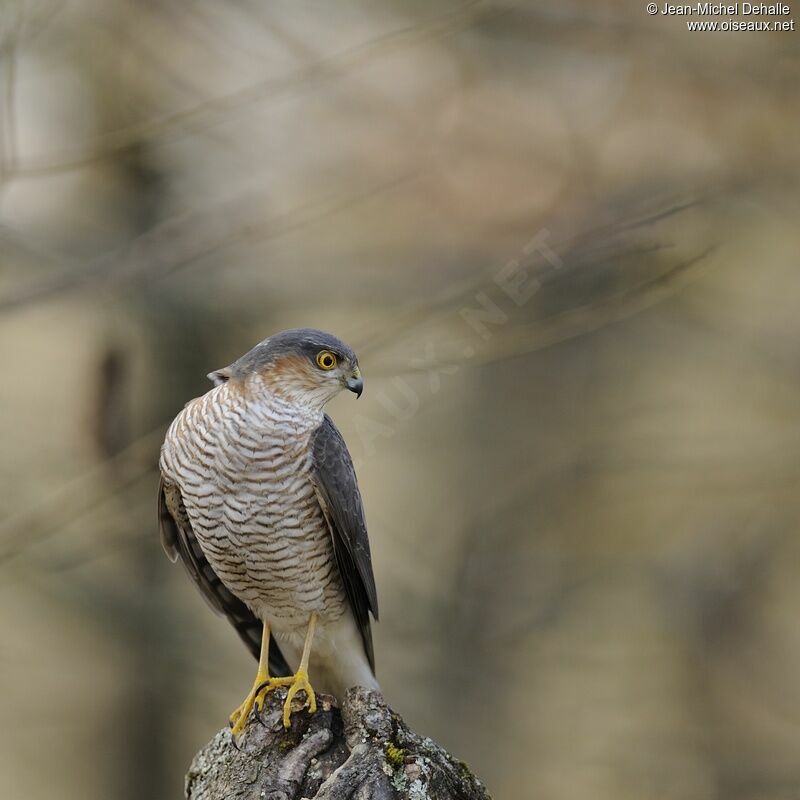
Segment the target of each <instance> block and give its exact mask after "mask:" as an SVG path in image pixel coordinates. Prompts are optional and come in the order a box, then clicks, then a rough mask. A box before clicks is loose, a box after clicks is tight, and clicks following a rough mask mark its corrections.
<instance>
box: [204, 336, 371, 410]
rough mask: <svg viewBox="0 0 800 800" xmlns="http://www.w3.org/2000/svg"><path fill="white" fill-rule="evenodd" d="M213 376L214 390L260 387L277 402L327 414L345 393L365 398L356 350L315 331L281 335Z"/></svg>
mask: <svg viewBox="0 0 800 800" xmlns="http://www.w3.org/2000/svg"><path fill="white" fill-rule="evenodd" d="M208 377H209V378H210V379H211V380H212V381H213V382H214V384H215V385H219V384H220V383H225V382H226V381H228V380H240V381H244V382H245V383H247V382H248V381H250V382H260V383H262V384H263V385H264V386H265V388H266V389H267V390H268V391H270V392H272V393H273V394H275V395H277V396H278V397H281V398H283V399H284V400H286V401H288V402H291V403H295V404H297V405H302V406H307V407H309V408H314V409H322V407H323V406H324V405H325V404H326V403H327V402H328V401H329V400H331V399H333V398H334V397H335V396H336V395H337V394H339V392H341V391H342V389H348V390H349V391H351V392H353V393H354V394H355V395H356V396H357V397H360V396H361V392H362V390H363V388H364V381H363V380H362V378H361V370H360V369H359V367H358V359H357V358H356V354H355V353H354V352H353V350H352V349H351V348H350V347H348V346H347V345H346V344H345V343H344V342H342V341H340V340H339V339H337V338H336V337H335V336H332V335H331V334H330V333H325V332H324V331H318V330H315V329H314V328H294V329H292V330H288V331H282V332H281V333H276V334H275V335H274V336H270V337H269V338H268V339H264V341H263V342H260V343H259V344H257V345H256V346H255V347H254V348H253V349H252V350H250V351H249V352H248V353H245V355H243V356H242V357H241V358H240V359H238V360H237V361H235V362H234V363H233V364H231V365H230V366H229V367H225V368H223V369H220V370H217V371H215V372H212V373H210V374H209V376H208Z"/></svg>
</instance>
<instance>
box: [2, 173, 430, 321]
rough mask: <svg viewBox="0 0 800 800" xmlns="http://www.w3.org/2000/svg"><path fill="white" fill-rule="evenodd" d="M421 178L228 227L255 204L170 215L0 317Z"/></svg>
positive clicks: (9, 238)
mask: <svg viewBox="0 0 800 800" xmlns="http://www.w3.org/2000/svg"><path fill="white" fill-rule="evenodd" d="M421 174H422V172H421V170H412V171H410V172H405V173H402V174H400V175H397V176H394V177H393V178H390V179H389V180H387V181H383V182H381V183H378V184H375V185H373V186H370V187H368V188H367V189H362V190H360V191H354V192H349V193H340V194H337V195H334V196H332V197H325V198H320V199H316V200H313V201H311V202H309V203H306V204H303V205H301V206H298V207H297V208H294V209H291V210H290V211H287V212H285V213H283V214H278V215H276V216H275V217H273V218H271V219H267V220H265V221H259V220H248V221H246V222H244V223H239V224H237V225H235V226H234V227H233V228H229V227H227V225H226V223H227V221H228V219H229V218H230V217H236V218H239V217H240V216H241V213H240V212H241V211H242V210H244V211H245V213H250V214H251V215H252V213H253V212H252V207H253V206H258V204H257V203H254V204H252V205H249V206H245V204H244V203H241V204H238V205H237V208H235V209H231V210H228V209H220V208H219V207H215V208H213V209H211V210H210V211H209V210H207V211H204V212H201V213H198V214H192V215H189V214H186V215H180V216H175V217H171V218H170V219H167V220H165V221H164V222H162V223H160V224H158V225H155V226H154V227H153V228H151V229H150V230H149V231H148V232H146V233H144V234H143V235H141V236H139V237H137V238H135V239H134V240H133V241H131V242H130V243H128V244H126V245H124V246H123V247H122V248H120V249H119V250H115V251H114V252H112V253H109V254H105V255H102V256H100V257H98V258H97V259H95V260H93V261H91V262H89V264H88V265H87V266H82V267H77V266H76V268H75V271H73V272H69V273H64V272H63V271H62V272H59V273H58V274H55V275H52V276H51V277H49V278H48V279H46V280H43V281H40V282H39V283H36V284H34V285H33V286H24V287H22V288H21V289H18V290H17V291H14V292H9V293H8V294H6V296H5V297H0V313H3V312H9V311H15V310H18V309H20V308H24V307H26V306H29V305H32V304H33V303H36V302H41V301H44V300H48V299H50V298H52V297H54V296H56V295H59V294H62V293H65V292H69V291H75V290H78V289H82V288H85V287H87V286H89V285H92V286H94V285H96V284H97V283H102V284H106V285H109V286H111V287H113V288H119V287H120V286H124V285H127V284H129V283H131V282H132V281H135V280H148V279H156V278H164V277H166V276H168V275H172V274H173V273H175V272H177V271H178V270H180V269H183V268H185V267H187V266H189V265H190V264H193V263H194V262H196V261H198V260H200V259H201V258H205V257H207V256H210V255H212V254H213V253H216V252H218V251H220V250H222V249H224V248H225V247H228V246H230V245H233V244H236V243H239V242H242V241H264V240H266V239H271V238H273V237H276V236H280V235H282V234H285V233H288V232H290V231H294V230H298V229H300V228H303V227H304V226H306V225H311V224H313V223H315V222H318V221H319V220H322V219H325V218H327V217H330V216H332V215H334V214H338V213H340V212H342V211H345V210H347V209H349V208H351V207H352V206H354V205H356V204H358V203H362V202H366V201H368V200H370V199H372V198H373V197H375V196H376V195H378V194H381V193H382V192H385V191H391V190H392V189H395V188H397V187H398V186H401V185H403V184H404V183H407V182H408V181H411V180H413V179H415V178H417V177H418V176H419V175H421ZM0 243H5V244H7V245H10V247H11V249H12V252H17V253H20V254H21V255H22V256H23V257H25V258H27V259H28V260H29V261H30V260H34V261H37V260H42V259H44V260H45V261H49V262H50V263H51V264H53V265H59V264H63V262H65V261H66V262H67V263H70V262H71V263H73V264H77V262H76V260H75V259H66V258H64V257H62V256H61V255H59V254H56V253H52V252H48V251H47V250H45V249H44V248H42V247H40V246H38V245H36V244H33V243H30V242H27V241H26V240H25V239H23V238H22V237H20V236H19V235H18V234H16V233H14V232H11V231H9V230H8V229H0Z"/></svg>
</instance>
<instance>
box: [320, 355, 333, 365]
mask: <svg viewBox="0 0 800 800" xmlns="http://www.w3.org/2000/svg"><path fill="white" fill-rule="evenodd" d="M332 364H333V356H332V355H330V354H328V355H324V356H322V365H323V366H324V367H330V366H331V365H332Z"/></svg>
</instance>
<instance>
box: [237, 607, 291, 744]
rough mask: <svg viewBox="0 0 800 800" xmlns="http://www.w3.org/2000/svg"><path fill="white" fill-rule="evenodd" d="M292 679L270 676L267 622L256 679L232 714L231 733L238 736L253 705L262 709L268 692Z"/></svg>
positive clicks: (262, 636) (262, 638) (288, 682)
mask: <svg viewBox="0 0 800 800" xmlns="http://www.w3.org/2000/svg"><path fill="white" fill-rule="evenodd" d="M292 681H293V678H270V676H269V625H267V623H266V622H265V623H264V632H263V633H262V635H261V655H260V657H259V659H258V672H256V679H255V681H254V683H253V688H252V689H251V690H250V692H249V694H248V695H247V697H245V699H244V702H243V703H242V704H241V705H240V706H239V708H237V709H236V710H235V711H234V712H233V713H232V714H231V716H230V724H231V729H232V730H231V733H232V734H233V735H234V736H236V735H237V734H239V733H241V732H242V731H243V730H244V728H245V725H247V720H248V719H249V717H250V712H251V711H252V710H253V706H257V707H258V710H259V711H261V709H262V708H263V707H264V698H265V697H266V695H267V692H271V691H272V690H273V689H277V688H278V686H286V685H288V684H290V683H291V682H292Z"/></svg>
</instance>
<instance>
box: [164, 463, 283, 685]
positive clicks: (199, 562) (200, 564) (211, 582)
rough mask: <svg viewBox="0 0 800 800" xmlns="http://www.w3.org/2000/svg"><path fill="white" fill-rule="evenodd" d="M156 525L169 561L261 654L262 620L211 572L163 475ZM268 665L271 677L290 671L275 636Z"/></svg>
mask: <svg viewBox="0 0 800 800" xmlns="http://www.w3.org/2000/svg"><path fill="white" fill-rule="evenodd" d="M158 529H159V533H160V535H161V544H162V545H163V547H164V551H165V552H166V554H167V555H168V556H169V559H170V561H172V562H175V561H177V560H178V559H179V558H180V560H181V562H182V563H183V565H184V567H186V571H187V572H188V573H189V577H190V578H191V579H192V582H193V583H194V584H195V586H197V588H198V589H199V590H200V593H201V594H202V595H203V597H204V598H205V599H206V600H207V601H208V604H209V605H210V606H211V608H213V609H214V611H216V612H217V613H218V614H224V615H225V616H226V617H227V618H228V621H229V622H230V623H231V625H233V627H234V628H235V629H236V632H237V633H238V634H239V636H240V637H241V639H242V641H243V642H244V643H245V644H246V645H247V647H248V649H249V650H250V652H251V653H252V654H253V655H254V656H255V657H256V658H258V657H259V655H260V654H261V634H262V623H261V620H259V619H258V618H257V617H256V616H255V614H253V612H252V611H251V610H250V609H249V608H248V607H247V606H246V605H245V604H244V603H243V602H242V601H241V600H240V599H239V598H238V597H236V595H234V594H232V593H231V592H230V591H229V590H228V588H227V587H226V586H225V584H224V583H223V582H222V581H221V580H220V578H219V576H218V575H217V573H216V572H214V570H213V568H212V567H211V564H209V563H208V559H207V558H206V557H205V555H204V553H203V551H202V549H201V548H200V543H199V542H198V541H197V538H196V537H195V535H194V532H193V531H192V524H191V522H190V521H189V516H188V515H187V513H186V508H185V506H184V505H183V498H182V497H181V493H180V489H178V487H177V486H174V485H173V484H170V483H168V482H167V481H166V480H164V476H163V475H162V476H161V480H160V481H159V484H158ZM269 669H270V675H272V676H273V677H281V676H285V675H291V674H292V671H291V670H290V669H289V665H288V664H287V663H286V659H285V658H284V657H283V654H282V653H281V651H280V649H279V648H278V645H277V643H276V642H275V640H274V639H272V640H270V643H269Z"/></svg>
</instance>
